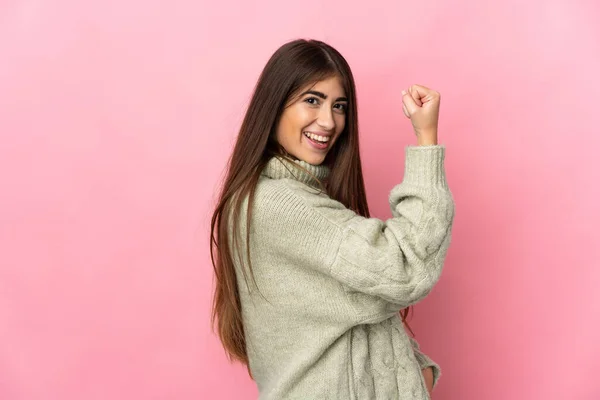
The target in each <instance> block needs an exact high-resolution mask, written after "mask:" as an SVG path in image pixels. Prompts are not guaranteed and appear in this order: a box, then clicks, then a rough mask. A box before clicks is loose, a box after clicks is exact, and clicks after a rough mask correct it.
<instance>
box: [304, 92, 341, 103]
mask: <svg viewBox="0 0 600 400" xmlns="http://www.w3.org/2000/svg"><path fill="white" fill-rule="evenodd" d="M305 94H314V95H315V96H317V97H320V98H322V99H323V100H325V99H327V95H326V94H325V93H323V92H318V91H316V90H307V91H306V92H304V93H302V94H301V95H300V96H304V95H305ZM335 101H348V98H347V97H338V98H337V99H335Z"/></svg>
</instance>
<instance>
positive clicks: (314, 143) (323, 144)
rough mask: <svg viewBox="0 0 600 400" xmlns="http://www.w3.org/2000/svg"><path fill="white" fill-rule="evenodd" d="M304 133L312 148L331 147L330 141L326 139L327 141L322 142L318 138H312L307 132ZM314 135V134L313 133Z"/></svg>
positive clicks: (323, 148)
mask: <svg viewBox="0 0 600 400" xmlns="http://www.w3.org/2000/svg"><path fill="white" fill-rule="evenodd" d="M302 134H303V135H304V137H305V138H306V141H307V142H308V143H309V144H310V145H311V147H312V148H314V149H317V150H325V149H327V148H328V147H329V143H330V141H329V140H328V141H326V142H321V141H319V140H318V139H316V138H311V137H310V136H308V135H307V134H306V133H304V132H303V133H302ZM312 136H313V137H314V135H312Z"/></svg>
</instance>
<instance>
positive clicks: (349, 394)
mask: <svg viewBox="0 0 600 400" xmlns="http://www.w3.org/2000/svg"><path fill="white" fill-rule="evenodd" d="M444 155H445V147H444V146H408V147H406V154H405V156H406V158H405V171H404V179H403V181H402V183H399V184H397V185H396V186H394V187H393V188H392V189H391V192H390V195H389V203H390V208H391V212H392V218H390V219H387V220H380V219H377V218H364V217H361V216H359V215H357V214H355V213H354V212H353V211H351V210H348V209H346V208H345V207H344V206H343V205H342V204H341V203H339V202H337V201H335V200H333V199H331V198H329V197H328V196H327V194H326V193H323V192H322V191H319V190H315V188H317V187H319V186H318V182H317V181H316V180H315V179H314V177H316V178H317V179H319V180H324V179H326V178H327V176H328V173H329V170H328V169H327V167H326V166H323V165H321V166H314V165H310V164H308V163H306V162H304V161H300V160H296V161H291V160H288V159H282V158H279V157H274V158H272V159H271V160H269V162H268V164H267V165H266V167H265V169H264V170H263V172H262V176H261V178H260V179H259V182H258V186H257V190H256V194H255V199H254V205H253V209H252V213H253V215H252V219H251V227H250V257H251V261H252V270H253V272H254V278H255V280H256V284H257V286H258V291H257V287H256V286H254V282H253V280H252V278H251V277H250V275H248V280H247V282H246V281H245V280H244V275H243V274H242V270H241V268H242V265H241V263H240V261H239V260H238V255H239V254H238V253H236V254H234V256H235V257H234V259H235V260H236V261H235V266H236V274H237V278H238V288H239V291H240V297H241V304H242V316H243V322H244V330H245V336H246V343H247V351H248V356H249V360H250V369H251V371H252V374H253V377H254V379H255V381H256V383H257V386H258V389H259V394H260V397H259V398H260V399H302V400H308V399H357V400H363V399H407V400H408V399H410V400H415V399H417V400H418V399H429V394H428V393H427V389H426V386H425V382H424V379H423V376H422V374H421V369H423V368H426V367H429V366H431V367H433V371H434V385H437V382H438V380H439V379H440V376H441V370H440V367H439V365H437V364H436V363H435V362H434V361H433V360H432V359H431V358H429V357H428V356H427V355H425V354H424V353H423V352H422V351H421V350H420V348H419V344H418V343H417V341H416V340H415V339H413V338H411V337H409V336H408V334H407V333H406V331H405V330H404V326H403V324H402V321H401V319H400V316H399V314H398V312H399V311H400V310H401V309H403V308H405V307H407V306H409V305H412V304H415V303H417V302H419V301H420V300H422V299H423V298H424V297H425V296H426V295H427V294H428V293H429V292H430V291H431V289H432V288H433V286H434V285H435V284H436V283H437V281H438V280H439V278H440V275H441V272H442V267H443V264H444V259H445V256H446V252H447V249H448V246H449V244H450V237H451V228H452V222H453V218H454V201H453V198H452V195H451V193H450V191H449V189H448V185H447V182H446V177H445V172H444ZM298 166H301V167H304V168H306V169H307V170H308V171H309V172H310V174H309V173H307V172H306V171H303V170H302V169H300V168H297V167H298ZM391 173H392V174H394V173H393V172H391ZM311 175H314V177H313V176H311ZM247 200H248V199H247V198H246V199H245V200H244V203H243V204H242V210H241V211H242V212H241V215H240V220H239V223H240V224H241V228H242V234H241V236H240V237H239V241H240V244H241V245H242V247H241V249H242V253H241V254H242V260H243V261H244V265H245V268H247V260H246V254H245V251H246V245H247V244H246V241H245V237H246V236H245V233H246V223H245V221H246V208H247V204H248V202H247ZM230 232H231V230H230Z"/></svg>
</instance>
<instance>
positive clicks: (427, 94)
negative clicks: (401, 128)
mask: <svg viewBox="0 0 600 400" xmlns="http://www.w3.org/2000/svg"><path fill="white" fill-rule="evenodd" d="M440 99H441V96H440V94H439V93H438V92H436V91H435V90H431V89H429V88H426V87H425V86H421V85H412V86H411V87H409V88H408V91H406V90H403V91H402V111H404V115H406V117H407V118H409V119H410V122H411V123H412V126H413V129H414V131H415V134H416V135H417V139H418V141H419V145H434V144H437V130H438V119H439V114H440Z"/></svg>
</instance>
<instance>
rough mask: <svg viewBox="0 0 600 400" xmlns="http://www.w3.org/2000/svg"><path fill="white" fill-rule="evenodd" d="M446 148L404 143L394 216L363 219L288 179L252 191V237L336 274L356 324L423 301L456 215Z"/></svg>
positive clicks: (296, 261)
mask: <svg viewBox="0 0 600 400" xmlns="http://www.w3.org/2000/svg"><path fill="white" fill-rule="evenodd" d="M444 155H445V147H443V146H438V145H436V146H408V147H406V159H405V172H404V179H403V181H402V183H399V184H397V185H396V186H395V187H394V188H393V189H392V190H391V193H390V195H389V203H390V207H391V210H392V218H390V219H387V220H381V219H378V218H365V217H362V216H360V215H358V214H356V213H355V212H353V211H352V210H349V209H347V208H345V207H344V205H343V204H341V203H340V202H338V201H336V200H333V199H331V198H329V197H327V196H326V195H325V194H320V195H318V194H315V193H314V192H313V191H308V190H303V189H301V188H300V185H298V186H293V185H292V186H290V184H289V182H288V183H285V182H281V181H279V182H278V181H276V180H275V181H274V183H272V184H268V185H262V186H261V188H260V189H259V188H257V192H256V196H257V197H256V201H255V202H254V203H255V205H254V208H253V213H254V217H253V222H252V223H253V224H255V225H254V227H253V228H252V234H253V238H252V240H259V241H261V242H262V243H268V246H269V248H268V251H269V253H270V254H271V255H272V256H273V257H277V259H279V260H285V261H286V262H289V263H292V264H293V265H298V266H303V267H304V268H310V269H314V270H316V271H318V272H319V273H323V274H326V275H329V276H331V277H333V278H334V279H335V280H337V281H338V282H339V283H340V284H341V285H343V287H344V288H345V291H346V294H347V299H348V301H349V303H350V304H351V306H352V307H353V309H354V310H355V313H356V316H357V319H358V321H360V322H363V323H376V322H379V321H382V320H384V319H387V318H389V317H391V316H393V315H394V314H396V313H397V312H398V311H399V310H401V309H403V308H405V307H408V306H410V305H412V304H414V303H417V302H418V301H420V300H421V299H423V298H424V297H425V296H426V295H427V294H428V293H429V292H430V291H431V289H432V288H433V286H434V285H435V284H436V282H437V281H438V279H439V278H440V274H441V272H442V266H443V264H444V259H445V255H446V251H447V249H448V246H449V242H450V232H451V227H452V221H453V216H454V202H453V199H452V195H451V193H450V191H449V189H448V185H447V183H446V178H445V172H444Z"/></svg>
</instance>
